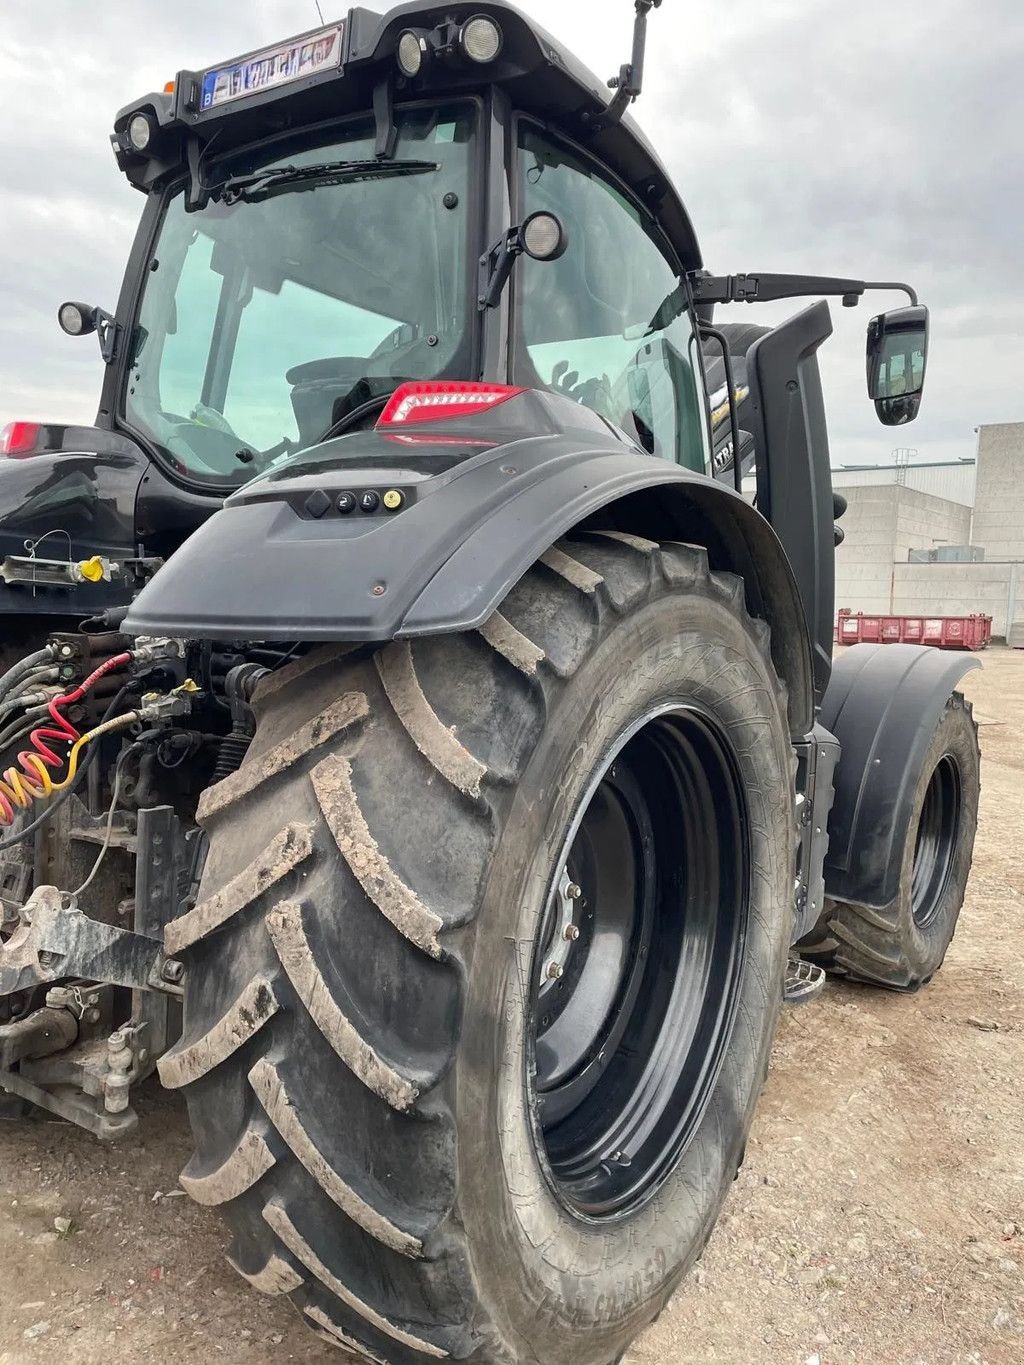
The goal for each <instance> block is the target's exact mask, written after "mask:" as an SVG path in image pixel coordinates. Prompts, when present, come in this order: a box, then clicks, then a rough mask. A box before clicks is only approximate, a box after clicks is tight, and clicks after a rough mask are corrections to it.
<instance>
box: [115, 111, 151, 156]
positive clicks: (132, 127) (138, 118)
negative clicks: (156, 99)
mask: <svg viewBox="0 0 1024 1365" xmlns="http://www.w3.org/2000/svg"><path fill="white" fill-rule="evenodd" d="M154 131H155V130H154V127H153V120H152V119H151V118H150V116H149V115H148V114H146V113H144V112H143V111H142V110H141V109H140V110H139V111H138V113H136V114H132V116H131V118H130V119H129V120H128V125H127V127H126V128H125V130H124V135H123V137H122V143H123V145H124V149H125V151H126V152H138V153H139V155H140V156H141V155H142V154H143V153H144V152H146V151H148V149H149V144H150V143H151V142H152V141H153V133H154Z"/></svg>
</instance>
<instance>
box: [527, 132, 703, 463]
mask: <svg viewBox="0 0 1024 1365" xmlns="http://www.w3.org/2000/svg"><path fill="white" fill-rule="evenodd" d="M519 158H520V167H521V175H522V178H523V183H522V187H521V189H522V198H523V216H524V217H525V216H526V215H527V214H529V213H535V212H537V211H538V210H540V209H545V210H547V211H549V212H551V213H554V214H557V216H558V217H559V218H560V219H561V220H562V222H563V223H564V225H565V227H566V230H567V233H568V237H569V246H568V249H567V251H566V252H565V255H564V256H562V257H561V259H560V260H558V261H548V262H541V261H533V260H531V259H529V258H528V257H523V258H522V259H521V260H520V261H519V262H518V264H517V265H516V283H515V291H516V308H517V314H518V320H517V325H518V338H517V357H516V370H517V374H516V382H518V383H526V384H530V385H534V386H536V385H538V383H539V386H540V387H542V388H548V389H553V390H555V391H557V392H560V393H564V394H567V395H568V396H570V397H572V398H574V399H575V400H576V401H577V402H579V403H583V404H585V405H586V406H587V407H590V408H593V409H594V410H595V411H596V412H599V413H601V414H602V416H604V417H607V418H608V419H609V420H610V421H612V422H614V423H615V424H616V426H618V427H620V428H621V429H622V430H624V431H625V432H626V433H627V434H628V435H630V436H632V437H634V439H636V440H637V441H638V442H639V444H640V445H642V446H643V447H644V448H645V449H646V450H648V451H649V452H650V453H651V454H652V455H658V456H660V457H661V458H662V459H666V460H673V461H676V462H678V463H679V464H684V465H688V466H689V467H690V468H693V469H697V470H700V471H702V472H703V471H704V470H705V468H706V445H705V435H704V430H705V428H704V421H703V416H702V413H703V404H702V399H701V390H700V378H699V369H697V368H696V366H697V360H696V344H695V341H694V337H693V329H692V326H691V323H690V319H689V316H688V314H687V313H686V312H683V313H682V314H680V315H678V316H674V314H675V313H676V309H675V308H674V307H672V306H670V305H669V306H667V304H668V301H669V300H670V299H671V298H672V296H673V295H675V294H676V291H677V287H678V284H679V280H678V276H677V275H676V273H675V272H674V271H673V269H672V267H671V265H670V264H669V262H668V260H667V259H666V257H665V256H664V254H663V253H662V251H661V248H660V247H659V246H658V244H657V242H656V241H655V239H654V237H653V236H652V235H651V234H650V232H649V231H648V229H647V227H646V226H645V224H644V221H643V218H642V216H641V214H640V212H639V210H637V209H636V208H635V207H634V206H633V205H632V204H631V203H630V202H629V201H628V200H627V199H626V198H625V197H624V196H623V195H622V194H620V192H619V191H618V190H617V189H616V188H615V187H614V185H613V184H612V183H611V181H610V180H608V179H606V178H605V177H604V176H602V175H601V173H600V171H599V170H598V169H597V168H595V167H594V166H592V165H591V164H590V163H588V162H585V161H583V160H582V159H581V158H579V157H577V156H575V155H574V154H573V153H572V152H570V151H568V150H567V149H564V148H563V147H561V146H560V145H559V144H558V143H557V142H555V141H553V140H552V139H550V138H549V137H548V136H547V135H546V134H544V133H542V132H541V131H540V130H539V129H536V128H534V127H532V126H531V125H529V124H527V123H523V124H521V125H520V136H519Z"/></svg>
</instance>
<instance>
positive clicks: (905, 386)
mask: <svg viewBox="0 0 1024 1365" xmlns="http://www.w3.org/2000/svg"><path fill="white" fill-rule="evenodd" d="M867 363H868V396H869V397H870V398H871V399H872V400H873V402H874V404H875V411H876V412H877V413H878V420H879V421H880V422H881V423H882V425H883V426H887V427H900V426H903V425H904V424H905V423H906V422H912V421H913V420H914V418H915V417H916V416H917V414H918V411H919V409H920V407H921V395H922V393H923V391H924V377H925V370H926V369H927V367H928V309H927V308H921V307H915V308H896V309H894V310H893V311H892V312H891V313H880V314H879V316H878V317H877V318H872V319H871V322H870V323H869V324H868V351H867Z"/></svg>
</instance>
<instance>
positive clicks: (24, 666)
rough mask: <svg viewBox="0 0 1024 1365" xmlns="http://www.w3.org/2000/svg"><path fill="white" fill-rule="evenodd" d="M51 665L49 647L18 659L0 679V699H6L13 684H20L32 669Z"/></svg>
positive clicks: (51, 653)
mask: <svg viewBox="0 0 1024 1365" xmlns="http://www.w3.org/2000/svg"><path fill="white" fill-rule="evenodd" d="M52 663H53V652H52V651H51V649H50V647H49V645H47V646H46V647H45V648H44V649H37V650H36V652H35V653H34V654H29V655H28V657H27V658H24V659H19V660H18V662H17V663H16V664H15V665H14V667H13V668H9V669H8V670H7V672H6V673H5V674H4V675H3V676H2V677H0V698H3V697H6V695H7V693H8V692H9V691H10V690H11V689H12V688H13V687H14V685H15V683H18V682H20V681H21V679H22V678H23V677H24V676H25V674H26V673H31V672H32V671H33V669H36V668H39V667H41V666H42V665H43V664H52Z"/></svg>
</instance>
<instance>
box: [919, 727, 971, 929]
mask: <svg viewBox="0 0 1024 1365" xmlns="http://www.w3.org/2000/svg"><path fill="white" fill-rule="evenodd" d="M959 828H960V770H959V768H958V767H957V765H956V763H955V762H954V760H953V758H952V757H951V756H950V755H949V754H947V755H946V756H945V757H944V758H941V759H940V760H939V762H938V764H937V766H936V768H935V771H934V772H933V773H932V775H931V778H930V780H929V782H928V790H927V791H926V792H925V796H924V805H923V806H922V807H921V819H920V821H919V823H918V826H917V840H916V843H915V845H914V870H913V873H912V876H911V892H910V900H911V907H912V910H913V915H914V923H915V924H917V925H918V926H919V927H920V928H922V929H923V928H926V927H927V926H928V925H929V924H931V923H932V921H933V920H934V919H935V917H936V915H937V914H938V913H939V908H940V906H941V905H942V898H943V893H944V892H945V890H946V886H947V884H948V882H949V874H950V872H951V870H952V867H953V858H954V856H955V854H956V842H957V831H958V830H959Z"/></svg>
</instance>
